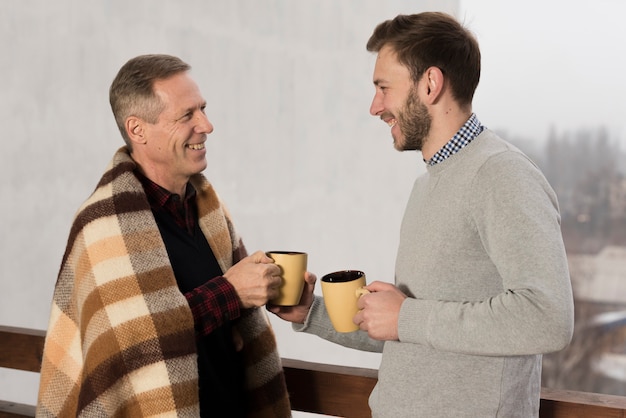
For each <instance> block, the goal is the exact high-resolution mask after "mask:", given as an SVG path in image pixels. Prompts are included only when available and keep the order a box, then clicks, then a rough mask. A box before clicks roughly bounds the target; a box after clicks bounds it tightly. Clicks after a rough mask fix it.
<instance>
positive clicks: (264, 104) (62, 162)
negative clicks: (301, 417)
mask: <svg viewBox="0 0 626 418" xmlns="http://www.w3.org/2000/svg"><path fill="white" fill-rule="evenodd" d="M434 8H437V9H438V10H444V11H454V10H456V9H457V2H456V1H455V0H447V1H441V0H440V1H434V0H433V1H427V0H421V1H412V2H408V1H402V0H396V1H386V2H384V4H383V3H381V2H380V1H373V0H341V1H337V0H323V1H312V0H308V1H291V0H254V1H253V0H249V1H243V0H239V1H233V0H229V1H217V0H215V1H209V0H184V1H176V2H174V1H165V0H159V1H155V0H137V1H128V0H123V1H121V0H113V1H112V0H94V1H79V0H74V1H73V0H55V1H48V0H30V1H27V2H25V1H19V0H5V1H2V2H0V54H1V57H2V58H1V59H0V81H1V82H2V89H1V96H0V121H1V123H2V129H1V131H2V136H3V138H2V148H1V151H0V178H1V181H0V196H2V201H1V202H2V203H1V204H0V220H1V225H2V231H1V232H2V233H1V234H0V246H1V247H0V248H1V251H0V324H4V325H12V326H21V327H30V328H39V329H45V328H46V327H47V322H48V314H49V308H50V300H51V297H52V291H53V287H54V282H55V279H56V274H57V270H58V267H59V263H60V261H61V257H62V254H63V251H64V248H65V242H66V239H67V236H68V232H69V227H70V223H71V220H72V216H73V214H74V211H75V210H76V209H77V208H78V206H79V204H80V203H81V202H82V201H83V200H84V199H85V198H86V197H87V196H88V194H89V193H90V192H91V191H92V190H93V188H94V187H95V185H96V182H97V181H98V179H99V178H100V175H101V174H102V172H103V170H104V168H105V166H106V164H107V163H108V161H109V160H110V158H111V157H112V155H113V153H114V151H115V150H116V149H117V148H118V147H119V146H121V145H122V139H121V137H120V135H119V132H118V131H117V129H116V127H115V123H114V120H113V117H112V115H111V111H110V109H109V105H108V87H109V84H110V82H111V80H112V79H113V77H114V76H115V74H116V72H117V70H118V69H119V67H120V66H121V65H122V64H123V63H124V62H126V60H128V59H129V58H131V57H133V56H135V55H138V54H144V53H170V54H174V55H178V56H180V57H181V58H183V59H184V60H185V61H187V62H188V63H190V64H191V65H192V67H193V76H194V78H195V79H196V81H197V82H198V84H199V86H200V88H201V90H202V92H203V94H204V96H205V98H206V99H207V101H208V108H207V114H208V116H209V119H210V120H211V121H212V122H213V124H214V125H215V131H214V133H213V134H211V135H210V136H209V140H208V142H207V146H208V153H207V156H208V163H209V164H208V168H207V170H206V172H205V174H206V175H207V177H208V178H209V179H210V180H211V181H212V182H213V184H214V185H215V186H216V188H217V190H218V192H219V193H220V194H221V195H222V197H223V198H224V200H225V201H226V203H227V204H228V206H229V207H230V209H231V211H232V213H233V216H234V218H235V222H236V225H237V226H238V229H239V230H240V232H241V234H242V235H243V237H244V240H245V242H246V245H247V247H248V249H249V250H250V251H251V252H252V251H255V250H257V249H261V250H272V249H289V250H301V251H307V252H308V253H309V260H310V261H309V269H310V270H311V271H313V272H315V273H316V274H318V276H320V277H321V275H323V274H325V273H327V272H330V271H333V270H338V269H343V268H355V269H362V270H364V271H365V272H366V273H367V275H368V280H370V281H371V280H384V281H392V280H393V270H394V258H395V251H396V245H397V232H398V227H399V223H400V218H401V216H402V212H403V208H404V203H405V199H406V197H407V195H408V193H409V191H410V188H411V185H412V182H413V180H414V178H415V176H416V175H417V174H418V173H420V172H422V170H423V167H422V164H421V156H420V155H419V154H416V153H403V154H401V153H398V152H396V151H395V150H394V149H393V147H392V144H391V138H390V134H389V129H388V127H387V126H386V125H385V124H384V123H382V122H381V121H380V120H378V119H376V118H374V117H371V116H370V115H369V113H368V110H369V105H370V100H371V98H372V96H373V92H374V90H373V86H372V84H371V74H372V69H373V62H374V61H373V60H374V56H373V55H371V54H370V53H368V52H367V51H366V50H365V43H366V41H367V39H368V37H369V35H370V34H371V32H372V30H373V28H374V27H375V25H376V24H377V23H379V22H381V21H382V20H385V19H388V18H391V17H393V16H395V15H396V14H398V13H414V12H419V11H423V10H426V9H431V10H434ZM317 292H318V293H319V289H318V290H317ZM273 323H274V325H275V328H276V332H277V335H278V343H279V349H280V351H281V355H283V356H285V357H291V358H300V359H306V360H311V361H321V362H327V363H337V364H345V365H354V366H363V367H372V368H376V367H377V366H378V361H379V356H378V355H376V354H366V353H360V352H357V351H353V350H348V349H343V348H341V347H338V346H335V345H332V344H330V343H327V342H325V341H322V340H320V339H318V338H316V337H312V336H307V335H300V334H296V333H294V332H292V331H291V329H290V326H288V325H287V324H285V323H282V322H281V321H280V320H277V319H273ZM25 375H26V374H24V373H19V375H16V374H14V373H12V372H8V371H5V370H0V398H5V399H6V398H8V399H12V400H20V401H22V402H28V403H34V402H35V400H36V393H35V392H36V385H37V375H35V374H32V375H28V376H25ZM14 382H18V383H14Z"/></svg>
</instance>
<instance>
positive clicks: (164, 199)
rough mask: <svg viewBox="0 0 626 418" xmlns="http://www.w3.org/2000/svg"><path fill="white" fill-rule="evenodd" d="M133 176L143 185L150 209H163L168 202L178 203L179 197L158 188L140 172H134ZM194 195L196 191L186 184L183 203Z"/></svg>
mask: <svg viewBox="0 0 626 418" xmlns="http://www.w3.org/2000/svg"><path fill="white" fill-rule="evenodd" d="M135 174H136V175H137V178H138V179H139V181H140V182H141V184H142V185H143V188H144V190H145V192H146V195H147V196H148V201H149V202H150V206H151V207H161V208H162V207H165V206H166V205H167V203H168V201H170V200H174V201H179V202H180V199H181V197H180V196H179V195H178V194H175V193H171V192H170V191H169V190H167V189H165V188H164V187H161V186H159V185H158V184H156V183H155V182H153V181H152V180H150V179H149V178H148V177H146V176H145V175H144V174H143V173H142V172H141V171H139V170H135ZM195 195H196V189H194V187H193V186H192V185H191V184H190V183H187V187H186V189H185V196H184V199H183V201H185V202H186V201H189V199H192V198H193V197H194V196H195Z"/></svg>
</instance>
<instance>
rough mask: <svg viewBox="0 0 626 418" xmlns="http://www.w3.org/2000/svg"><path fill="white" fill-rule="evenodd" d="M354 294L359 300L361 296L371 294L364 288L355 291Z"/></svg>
mask: <svg viewBox="0 0 626 418" xmlns="http://www.w3.org/2000/svg"><path fill="white" fill-rule="evenodd" d="M354 293H355V295H356V298H357V299H359V298H360V297H361V296H363V295H366V294H368V293H371V292H370V291H369V290H367V289H366V288H364V287H359V288H358V289H357V290H355V291H354Z"/></svg>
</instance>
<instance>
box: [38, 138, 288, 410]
mask: <svg viewBox="0 0 626 418" xmlns="http://www.w3.org/2000/svg"><path fill="white" fill-rule="evenodd" d="M134 168H135V163H134V162H133V161H132V159H131V158H130V156H129V155H128V152H127V150H126V149H125V148H121V149H120V150H119V151H118V152H117V153H116V154H115V156H114V158H113V160H112V162H111V163H110V165H109V167H108V169H107V172H106V173H105V174H104V176H103V177H102V179H101V180H100V183H99V184H98V186H97V188H96V190H95V191H94V193H93V194H92V195H91V196H90V197H89V199H88V200H87V201H86V202H85V203H84V204H83V205H82V207H81V208H80V209H79V211H78V213H77V215H76V217H75V220H74V224H73V226H72V229H71V231H70V236H69V239H68V244H67V248H66V252H65V255H64V257H63V261H62V264H61V269H60V272H59V276H58V279H57V283H56V287H55V291H54V297H53V303H52V310H51V315H50V323H49V328H48V334H47V337H46V344H45V348H44V356H43V362H42V370H41V381H40V388H39V399H38V405H37V416H38V417H76V416H84V417H122V416H127V417H148V416H162V417H170V416H172V417H175V416H178V417H197V416H198V415H199V408H198V387H197V384H198V371H197V363H196V346H195V335H194V324H193V317H192V315H191V311H190V309H189V306H188V304H187V301H186V299H185V297H184V296H183V295H182V294H181V293H180V291H179V290H178V287H177V285H176V280H175V278H174V275H173V272H172V269H171V266H170V263H169V259H168V256H167V252H166V249H165V246H164V244H163V241H162V239H161V236H160V234H159V230H158V227H157V225H156V223H155V220H154V217H153V216H152V212H151V210H150V206H149V204H148V201H147V198H146V196H145V194H144V192H143V188H142V186H141V184H140V183H139V181H138V180H137V178H136V177H135V176H134V174H133V169H134ZM192 183H193V185H194V186H195V188H196V190H197V191H198V211H199V218H200V220H199V224H200V227H201V228H202V231H203V232H204V234H205V235H206V237H207V240H208V242H209V244H210V245H211V248H212V249H213V251H214V253H215V256H216V258H217V260H218V262H219V264H220V266H221V267H222V269H223V270H224V271H226V270H227V269H228V268H229V267H230V266H231V265H232V264H233V262H237V261H238V260H240V259H241V258H242V257H244V256H245V255H246V251H245V248H244V246H243V244H242V243H241V240H240V239H239V237H238V236H237V234H236V233H235V230H234V228H233V225H232V222H231V221H230V216H229V214H228V213H227V212H226V210H225V208H224V206H222V205H221V203H220V201H219V199H218V197H217V195H216V193H215V191H214V190H213V188H212V186H211V185H210V184H209V183H208V182H207V180H206V179H205V178H204V177H203V176H201V175H197V176H195V177H194V178H193V179H192ZM237 326H238V328H239V332H240V333H241V334H242V336H243V339H244V344H245V345H244V349H243V350H244V355H245V359H246V360H245V361H246V370H247V374H248V376H247V384H248V389H249V390H248V393H249V397H250V399H249V402H251V404H252V405H253V408H252V410H253V414H252V416H261V417H288V416H290V407H289V400H288V397H287V392H286V387H285V381H284V375H283V373H282V367H281V363H280V358H279V356H278V353H277V348H276V341H275V338H274V334H273V332H272V330H271V327H270V325H269V321H268V319H267V316H266V314H265V312H264V310H262V309H254V310H250V311H247V312H245V314H244V315H243V316H242V318H241V319H240V320H239V323H238V325H237Z"/></svg>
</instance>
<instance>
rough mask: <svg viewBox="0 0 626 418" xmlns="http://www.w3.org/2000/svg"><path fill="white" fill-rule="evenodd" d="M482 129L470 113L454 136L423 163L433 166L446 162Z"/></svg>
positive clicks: (474, 116) (473, 114)
mask: <svg viewBox="0 0 626 418" xmlns="http://www.w3.org/2000/svg"><path fill="white" fill-rule="evenodd" d="M484 129H485V127H484V126H483V125H482V124H481V123H480V121H479V120H478V118H477V117H476V114H475V113H472V115H471V116H470V117H469V119H468V120H467V121H466V122H465V123H464V124H463V126H461V129H459V130H458V131H457V133H456V134H454V136H453V137H452V139H450V140H449V141H448V142H447V143H446V144H445V145H444V146H443V147H441V149H439V151H437V152H436V153H435V155H433V156H432V158H431V159H430V160H428V161H426V160H424V162H425V163H426V164H427V165H430V166H433V165H435V164H438V163H440V162H442V161H444V160H446V159H447V158H448V157H450V156H452V155H454V154H456V153H457V152H459V151H460V150H461V149H463V148H464V147H465V146H466V145H467V144H469V143H470V142H472V141H473V140H474V139H475V138H476V137H477V136H478V135H480V133H481V132H482V131H483V130H484Z"/></svg>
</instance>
